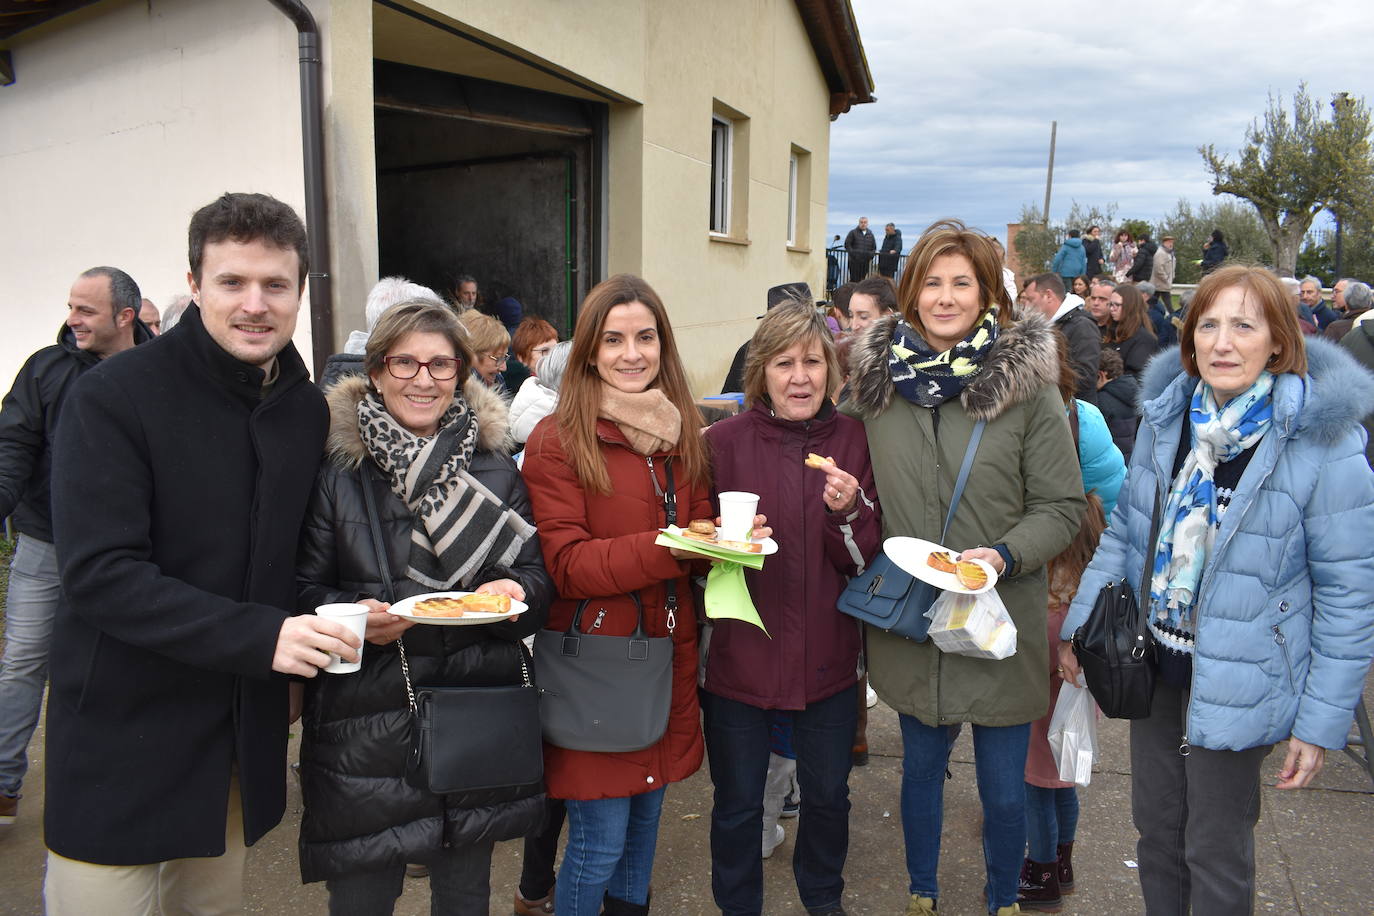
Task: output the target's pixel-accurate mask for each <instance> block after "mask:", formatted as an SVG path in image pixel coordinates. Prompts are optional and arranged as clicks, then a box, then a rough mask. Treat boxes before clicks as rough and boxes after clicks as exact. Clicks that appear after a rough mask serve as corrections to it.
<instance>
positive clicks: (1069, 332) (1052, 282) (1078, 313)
mask: <svg viewBox="0 0 1374 916" xmlns="http://www.w3.org/2000/svg"><path fill="white" fill-rule="evenodd" d="M1021 302H1022V303H1023V304H1024V305H1025V306H1026V307H1028V308H1036V309H1039V310H1040V311H1041V313H1043V314H1044V316H1045V317H1046V318H1048V319H1049V320H1050V322H1051V323H1052V324H1053V325H1054V326H1055V327H1056V328H1058V329H1059V330H1060V331H1062V332H1063V333H1064V336H1065V337H1067V338H1068V339H1069V361H1070V362H1071V363H1073V374H1074V375H1075V376H1076V377H1077V379H1078V387H1077V390H1075V392H1074V397H1076V398H1078V400H1080V401H1087V402H1088V403H1089V404H1094V405H1095V404H1096V403H1097V373H1098V368H1099V366H1100V364H1101V357H1102V332H1101V331H1100V330H1099V329H1098V327H1097V322H1096V321H1093V319H1092V316H1091V315H1089V314H1088V313H1087V312H1085V311H1083V308H1082V306H1081V303H1082V302H1083V300H1082V299H1080V298H1078V297H1077V296H1072V297H1068V296H1066V295H1065V293H1064V281H1063V279H1062V278H1060V276H1059V275H1058V274H1053V273H1047V274H1040V275H1039V276H1036V277H1032V278H1030V279H1029V280H1027V281H1026V285H1025V286H1024V287H1022V289H1021Z"/></svg>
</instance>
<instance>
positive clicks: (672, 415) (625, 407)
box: [600, 383, 682, 455]
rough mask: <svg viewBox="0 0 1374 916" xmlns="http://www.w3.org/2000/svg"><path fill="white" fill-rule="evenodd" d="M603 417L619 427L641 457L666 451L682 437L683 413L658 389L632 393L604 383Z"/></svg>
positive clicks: (602, 389) (602, 395)
mask: <svg viewBox="0 0 1374 916" xmlns="http://www.w3.org/2000/svg"><path fill="white" fill-rule="evenodd" d="M600 415H601V416H602V417H605V418H606V419H607V420H610V421H611V422H612V423H614V424H615V425H616V426H617V427H619V428H620V431H621V432H622V433H624V434H625V438H626V439H628V440H630V447H631V448H633V449H634V450H635V451H636V452H639V454H641V455H653V454H656V453H658V452H666V451H668V450H670V449H672V448H673V447H674V446H676V445H677V440H678V437H679V436H681V435H682V414H681V413H680V412H679V411H678V409H677V405H675V404H674V403H673V402H672V401H670V400H668V396H667V395H666V394H664V393H663V391H662V390H661V389H659V388H650V389H648V390H647V391H636V392H634V393H630V392H626V391H621V390H620V389H619V388H612V387H611V386H610V385H607V384H605V383H602V385H601V414H600Z"/></svg>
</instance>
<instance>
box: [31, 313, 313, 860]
mask: <svg viewBox="0 0 1374 916" xmlns="http://www.w3.org/2000/svg"><path fill="white" fill-rule="evenodd" d="M277 366H278V367H279V374H278V377H277V380H276V383H275V384H274V385H273V386H272V388H271V389H270V391H269V392H268V393H267V395H266V397H263V393H262V383H263V380H264V373H263V371H262V370H261V369H258V368H256V367H254V366H250V365H248V364H246V363H242V362H239V361H238V360H236V359H234V358H233V357H231V356H230V355H229V354H228V353H226V352H225V351H224V350H222V349H221V348H220V347H219V346H218V345H217V344H216V343H215V342H214V340H213V339H212V338H211V337H210V336H209V334H208V333H207V332H206V330H205V327H204V325H203V324H202V323H201V317H200V310H199V309H198V308H196V307H195V306H191V307H188V309H187V311H186V313H185V314H184V315H183V317H182V319H181V321H180V322H179V323H178V324H177V326H176V327H175V328H174V329H173V330H171V331H169V332H168V333H166V334H164V335H163V336H161V337H158V338H157V339H156V340H153V341H151V342H149V343H147V344H144V345H142V346H139V347H136V348H135V349H133V350H130V351H128V352H127V353H123V354H120V355H119V356H118V357H115V358H111V359H109V360H106V361H104V362H102V363H101V364H100V365H99V366H96V367H95V368H93V369H91V370H90V371H88V372H87V373H86V374H85V375H83V376H82V377H81V379H80V380H79V381H78V382H77V383H76V384H75V385H74V386H73V387H72V390H71V393H70V395H69V396H68V398H67V401H66V406H65V408H64V412H63V417H62V422H61V424H60V425H59V427H58V433H57V444H56V446H55V448H54V456H55V460H54V467H53V484H54V485H53V527H54V531H55V534H56V544H57V558H58V564H59V567H60V569H61V573H62V587H63V598H62V601H61V603H60V604H59V605H58V609H57V613H56V619H55V621H54V628H53V639H52V651H51V655H50V661H49V670H50V674H51V692H50V694H49V699H48V718H47V742H48V744H47V748H48V760H47V786H46V789H47V792H46V801H45V811H44V828H45V831H46V836H45V839H46V842H47V845H48V848H49V849H51V850H52V851H54V852H56V853H58V854H59V855H62V856H66V857H68V858H72V859H78V860H81V861H85V862H94V863H97V864H102V865H139V864H147V863H151V862H159V861H164V860H167V859H174V858H181V857H189V856H215V855H220V854H222V853H223V852H224V831H225V816H226V808H227V806H228V798H229V784H230V783H229V781H230V775H231V768H232V767H234V766H235V765H236V766H237V768H238V775H239V784H240V791H241V797H242V802H243V815H244V840H245V842H247V843H249V844H252V843H253V842H255V841H256V840H257V839H258V838H259V837H261V836H262V835H263V834H264V833H266V832H267V831H268V830H271V829H272V827H274V826H276V824H277V823H278V821H280V820H281V816H282V813H283V811H284V810H285V806H286V732H287V678H286V677H285V676H282V675H278V674H274V673H273V672H272V656H273V653H274V651H275V649H276V643H277V635H278V633H279V631H280V629H281V625H282V623H283V622H284V621H285V620H286V618H287V617H288V615H289V614H291V613H292V609H293V608H294V607H295V603H296V588H295V585H296V582H295V564H294V560H295V555H296V543H297V540H298V537H299V533H300V526H301V519H302V517H303V516H304V514H305V507H306V502H307V500H308V499H309V496H310V490H311V486H312V484H313V482H314V478H315V472H316V470H317V468H318V467H319V464H320V455H321V452H322V450H323V447H324V438H325V433H326V425H327V420H326V411H325V406H324V399H323V398H322V397H321V395H320V393H319V391H318V390H316V388H315V386H314V385H312V384H310V379H309V376H308V375H307V373H306V369H305V364H304V363H303V362H302V361H301V358H300V355H299V354H298V353H297V352H296V350H295V348H294V347H293V346H291V345H290V344H288V345H287V347H286V348H285V349H284V350H282V352H281V353H279V354H278V355H277Z"/></svg>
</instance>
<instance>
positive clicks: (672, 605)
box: [644, 455, 677, 636]
mask: <svg viewBox="0 0 1374 916" xmlns="http://www.w3.org/2000/svg"><path fill="white" fill-rule="evenodd" d="M644 460H645V461H646V462H648V464H649V479H650V480H652V481H653V483H654V495H655V496H657V497H658V498H659V499H661V500H663V515H664V522H665V524H668V525H675V524H677V493H675V492H674V493H664V492H663V487H661V486H659V483H658V474H656V473H655V472H654V456H653V455H645V456H644ZM669 460H672V459H669ZM668 476H669V477H671V476H672V474H671V473H670V474H669V475H668ZM663 609H664V610H665V611H667V612H668V635H669V636H672V635H673V633H674V632H676V630H677V594H676V593H675V592H674V591H673V589H672V588H671V587H669V589H668V597H667V600H666V601H665V602H664V606H663Z"/></svg>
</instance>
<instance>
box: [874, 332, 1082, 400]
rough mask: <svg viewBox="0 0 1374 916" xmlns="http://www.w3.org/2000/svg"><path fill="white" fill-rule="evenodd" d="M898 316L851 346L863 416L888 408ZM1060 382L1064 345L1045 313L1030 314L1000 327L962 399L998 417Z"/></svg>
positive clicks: (891, 393)
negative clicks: (890, 361) (1061, 347)
mask: <svg viewBox="0 0 1374 916" xmlns="http://www.w3.org/2000/svg"><path fill="white" fill-rule="evenodd" d="M899 320H901V319H900V318H898V317H897V316H892V317H889V318H884V319H882V320H881V321H877V322H874V323H873V325H872V326H871V327H869V329H868V330H867V331H865V332H864V334H863V336H862V337H860V338H859V339H858V340H857V341H855V342H854V347H853V349H852V350H851V351H850V368H851V371H850V375H849V388H850V391H851V392H852V401H853V404H854V407H855V409H856V410H857V412H858V413H859V415H860V416H861V417H865V418H872V417H875V416H877V415H878V414H880V413H882V412H883V411H884V410H886V409H887V406H888V405H889V404H890V403H891V402H892V395H893V393H894V392H895V390H896V386H894V385H893V384H892V376H891V374H890V373H889V372H888V369H887V360H888V354H889V353H890V352H891V340H892V330H893V328H894V327H895V326H896V324H897V322H898V321H899ZM1058 381H1059V345H1058V343H1056V341H1055V339H1054V329H1053V328H1052V327H1051V326H1050V323H1049V321H1048V320H1047V319H1046V318H1045V317H1044V316H1043V315H1041V314H1039V313H1038V312H1037V313H1031V314H1028V315H1027V316H1026V317H1024V318H1022V319H1021V320H1019V321H1017V322H1016V323H1015V324H1013V325H1010V326H1008V327H1004V328H1001V329H1000V330H999V331H998V334H997V340H996V341H995V342H994V343H993V345H992V350H991V351H990V352H989V353H988V357H987V360H986V362H984V364H983V370H982V371H981V372H979V373H978V375H977V376H976V377H974V379H973V380H972V381H971V382H969V383H968V385H967V386H966V387H965V388H964V391H963V394H961V395H960V398H959V399H960V401H961V402H962V403H963V405H964V410H965V411H967V412H968V414H969V416H971V417H973V418H974V419H975V420H994V419H996V418H997V417H999V416H1001V415H1002V414H1003V413H1004V412H1005V411H1006V410H1007V409H1008V408H1010V407H1013V406H1015V405H1016V404H1020V403H1021V402H1023V401H1026V400H1028V399H1030V398H1031V397H1032V396H1034V395H1035V393H1036V392H1037V391H1039V390H1040V389H1041V388H1043V387H1044V386H1045V385H1053V384H1057V383H1058Z"/></svg>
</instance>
